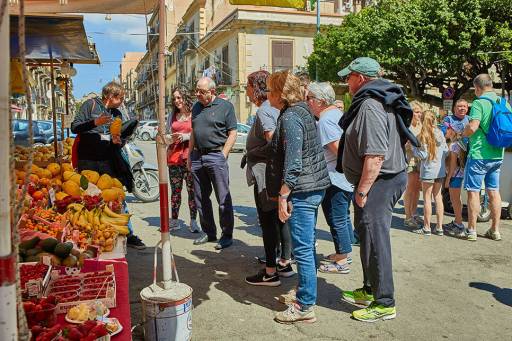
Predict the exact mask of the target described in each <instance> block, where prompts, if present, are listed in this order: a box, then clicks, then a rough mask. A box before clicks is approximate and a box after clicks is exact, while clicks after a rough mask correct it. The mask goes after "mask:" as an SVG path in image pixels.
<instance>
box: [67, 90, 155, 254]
mask: <svg viewBox="0 0 512 341" xmlns="http://www.w3.org/2000/svg"><path fill="white" fill-rule="evenodd" d="M123 100H124V89H123V87H122V85H121V84H119V83H116V82H110V83H108V84H107V85H105V86H104V87H103V89H102V91H101V99H100V98H91V99H89V100H87V101H85V102H84V103H83V104H82V106H81V107H80V110H79V111H78V114H77V115H76V117H75V119H74V120H73V122H72V123H71V131H72V132H73V133H75V134H78V135H79V141H78V148H77V154H78V164H77V168H78V172H81V171H83V170H86V169H87V170H93V171H96V172H98V173H99V174H100V175H101V174H109V175H110V176H113V177H117V175H116V172H115V167H114V163H113V159H114V152H115V151H114V148H116V147H115V146H114V145H121V138H120V137H119V136H113V135H111V134H110V124H111V123H112V120H113V119H114V118H115V117H121V116H122V115H121V112H120V111H119V110H118V108H119V107H120V106H121V104H123ZM121 118H122V117H121ZM117 148H119V147H117ZM126 241H127V245H128V246H130V247H133V248H136V249H139V250H142V249H145V248H146V246H145V245H144V243H143V242H142V241H141V240H140V239H139V237H137V236H135V235H134V234H133V233H132V231H131V229H130V234H129V235H128V236H127V239H126Z"/></svg>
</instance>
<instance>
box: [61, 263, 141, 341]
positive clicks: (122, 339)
mask: <svg viewBox="0 0 512 341" xmlns="http://www.w3.org/2000/svg"><path fill="white" fill-rule="evenodd" d="M108 264H113V265H114V273H115V276H116V307H115V308H111V309H110V316H109V317H115V318H117V319H118V320H119V322H121V325H122V326H123V330H122V331H121V333H119V334H117V335H115V336H113V337H112V340H114V341H131V339H132V333H131V329H132V324H131V318H130V293H129V283H128V281H129V277H128V263H127V262H126V259H125V258H122V259H109V260H99V261H96V260H92V259H87V260H85V263H84V266H83V268H82V272H92V271H102V270H105V267H106V266H107V265H108ZM64 316H65V315H64V314H60V315H58V317H57V320H58V322H59V323H61V324H66V323H67V322H66V321H65V320H64Z"/></svg>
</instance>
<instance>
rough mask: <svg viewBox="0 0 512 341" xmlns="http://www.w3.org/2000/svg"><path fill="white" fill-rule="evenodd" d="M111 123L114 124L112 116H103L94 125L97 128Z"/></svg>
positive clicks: (95, 120)
mask: <svg viewBox="0 0 512 341" xmlns="http://www.w3.org/2000/svg"><path fill="white" fill-rule="evenodd" d="M110 123H112V116H110V115H109V114H101V115H100V117H98V118H96V119H94V125H95V126H96V127H99V126H103V125H105V124H110Z"/></svg>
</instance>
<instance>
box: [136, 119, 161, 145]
mask: <svg viewBox="0 0 512 341" xmlns="http://www.w3.org/2000/svg"><path fill="white" fill-rule="evenodd" d="M157 133H158V121H146V122H144V124H142V125H139V127H138V128H137V137H138V138H139V139H141V140H142V141H149V140H154V139H155V137H156V134H157Z"/></svg>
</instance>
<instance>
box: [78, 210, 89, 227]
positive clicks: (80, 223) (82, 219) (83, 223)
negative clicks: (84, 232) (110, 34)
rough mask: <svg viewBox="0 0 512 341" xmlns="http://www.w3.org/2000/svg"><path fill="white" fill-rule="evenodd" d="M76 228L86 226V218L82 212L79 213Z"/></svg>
mask: <svg viewBox="0 0 512 341" xmlns="http://www.w3.org/2000/svg"><path fill="white" fill-rule="evenodd" d="M77 224H78V226H86V225H87V218H86V215H85V212H84V211H81V212H80V216H79V218H78V223H77Z"/></svg>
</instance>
